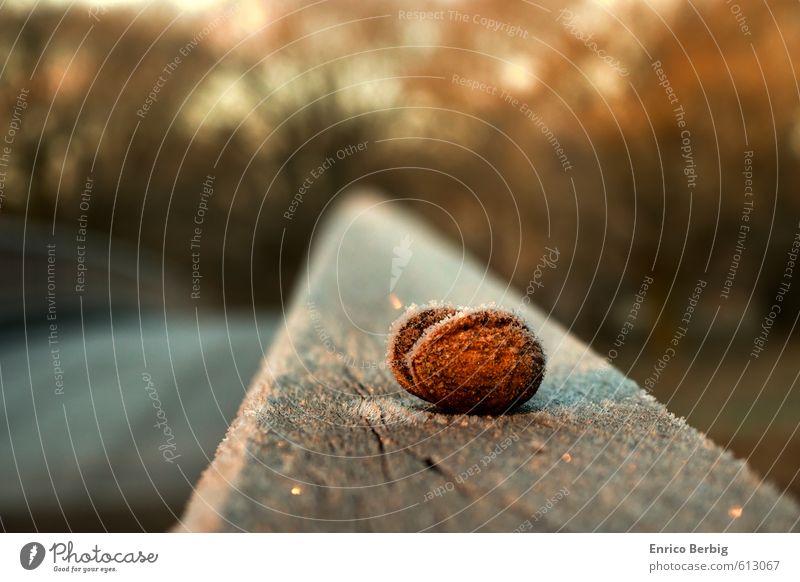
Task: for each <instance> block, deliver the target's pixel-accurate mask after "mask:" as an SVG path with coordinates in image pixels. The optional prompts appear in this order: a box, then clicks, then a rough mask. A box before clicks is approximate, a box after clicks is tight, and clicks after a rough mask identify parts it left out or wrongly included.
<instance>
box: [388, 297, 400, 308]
mask: <svg viewBox="0 0 800 582" xmlns="http://www.w3.org/2000/svg"><path fill="white" fill-rule="evenodd" d="M389 303H391V304H392V307H394V308H395V309H400V308H401V307H402V306H403V302H402V301H400V298H399V297H398V296H397V295H395V294H394V293H390V294H389Z"/></svg>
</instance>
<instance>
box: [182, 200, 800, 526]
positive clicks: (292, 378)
mask: <svg viewBox="0 0 800 582" xmlns="http://www.w3.org/2000/svg"><path fill="white" fill-rule="evenodd" d="M407 236H408V237H410V238H411V240H412V243H411V246H410V248H411V252H412V256H411V259H410V260H409V261H408V264H407V265H406V266H405V267H404V268H402V273H401V275H400V277H399V279H398V282H397V284H396V287H395V288H394V294H395V296H396V297H397V298H399V299H400V300H401V301H402V303H403V304H409V303H411V302H417V303H422V302H427V301H429V300H431V299H439V300H444V301H450V302H453V303H456V304H461V305H477V304H481V303H485V302H496V303H498V304H500V305H503V306H505V307H507V308H510V309H519V310H520V313H521V315H522V316H523V317H524V318H525V319H526V320H527V321H528V322H529V324H530V325H531V326H532V328H533V329H534V330H535V331H536V332H537V334H539V336H540V337H541V339H542V343H543V345H544V348H545V352H546V354H547V355H548V370H547V375H546V377H545V380H544V382H543V383H542V386H541V388H540V389H539V392H538V393H537V394H536V396H535V397H534V398H533V399H532V400H531V401H530V402H528V403H527V404H526V405H525V406H524V407H522V408H521V409H520V410H518V411H517V412H515V413H513V414H509V415H505V416H500V417H488V416H461V415H448V414H442V413H440V412H438V411H436V410H435V409H434V408H432V406H431V405H429V404H428V403H426V402H423V401H422V400H419V399H417V398H415V397H414V396H411V395H410V394H407V393H406V392H404V391H403V390H402V389H401V388H400V387H399V386H398V384H397V383H396V382H395V380H394V379H393V377H392V375H391V373H390V372H389V371H388V369H387V367H386V364H385V350H386V336H387V332H388V329H389V326H390V324H391V322H392V321H393V320H394V319H395V318H396V317H397V316H398V315H399V311H398V309H397V306H396V305H395V304H393V301H392V300H393V297H392V296H391V295H390V292H389V289H390V281H391V279H392V266H393V258H397V257H396V253H395V251H394V248H395V247H397V246H398V245H399V244H400V242H401V241H402V240H403V239H404V237H407ZM312 248H313V249H314V250H313V254H312V255H311V257H310V260H309V262H308V268H307V271H306V272H305V273H304V275H303V277H302V281H301V282H300V284H299V286H298V289H297V290H296V293H295V295H294V297H293V300H292V303H291V305H290V307H289V308H288V310H287V318H286V322H285V328H284V330H283V331H282V333H281V334H279V335H278V337H277V338H276V341H275V342H274V344H273V347H272V348H271V350H270V351H269V353H268V354H267V357H266V358H265V361H264V363H263V366H262V369H261V371H260V372H259V374H258V375H257V376H256V378H255V379H254V381H253V384H252V387H251V388H250V390H249V392H248V394H247V397H246V399H245V401H244V402H243V404H242V406H241V408H240V410H239V414H238V416H237V418H236V420H235V421H234V423H233V424H232V425H231V427H230V430H229V431H228V434H227V436H226V438H225V440H224V441H223V442H222V443H221V444H220V445H219V448H218V450H217V453H216V457H215V459H214V461H213V463H212V464H211V466H210V467H209V468H208V469H207V470H206V472H205V473H204V475H203V477H202V478H201V480H200V482H199V483H198V485H197V488H196V491H195V494H194V496H193V498H192V500H191V501H190V503H189V505H188V507H187V509H186V512H185V514H184V516H183V518H182V520H181V523H180V524H178V526H176V530H178V531H474V530H478V531H515V530H516V531H595V530H599V531H628V530H636V531H662V530H663V531H691V530H698V531H723V530H728V531H756V530H758V531H762V530H763V531H789V530H797V529H798V516H800V510H799V509H798V506H797V504H796V503H795V502H794V501H793V500H791V499H789V498H787V497H784V496H781V495H779V493H778V492H777V491H776V490H775V489H774V488H773V487H772V486H770V485H768V484H764V483H762V482H761V481H760V479H759V477H758V476H757V475H755V474H754V473H753V472H752V471H751V470H750V469H749V468H748V467H747V466H746V464H745V463H743V462H742V461H739V460H736V459H734V458H733V457H732V456H731V455H730V454H729V453H727V452H726V451H724V450H722V449H720V448H719V447H717V446H716V445H714V444H713V443H712V442H710V441H709V440H708V439H706V438H705V437H704V435H702V434H701V433H699V432H698V431H696V430H694V429H693V428H691V427H689V426H687V425H686V424H685V423H684V422H683V421H682V420H681V419H678V418H675V417H674V416H673V415H672V414H670V413H669V412H668V411H667V410H666V409H665V408H664V406H662V405H661V404H660V403H658V402H656V401H655V400H654V399H653V398H652V397H651V396H650V395H648V394H647V393H646V392H644V391H643V390H642V389H640V388H639V387H638V386H637V385H636V384H635V383H634V382H632V381H631V380H629V379H627V378H625V377H624V376H623V375H622V374H621V373H619V372H618V371H617V370H615V369H614V368H612V367H611V366H609V365H608V364H607V363H606V361H605V360H603V359H602V358H600V357H599V356H597V355H596V354H594V353H593V352H592V351H591V350H589V349H588V348H587V347H586V346H585V345H584V344H583V343H581V342H580V341H578V340H576V339H575V338H574V337H572V336H571V335H570V334H569V333H567V332H566V331H565V330H564V329H563V328H562V327H561V326H559V325H558V324H556V323H555V322H553V321H552V320H550V319H549V318H548V317H547V314H545V313H542V312H540V311H539V310H537V309H535V308H533V307H530V306H527V305H526V304H525V303H524V302H523V298H522V297H521V296H520V295H519V294H518V293H517V292H516V291H514V290H512V289H511V288H509V286H508V285H506V284H505V283H503V282H502V281H498V280H497V279H496V278H494V277H492V276H491V275H490V274H488V273H487V271H486V269H485V268H484V267H483V266H481V265H479V264H477V263H475V262H473V261H472V260H470V259H469V258H466V257H465V256H464V254H463V253H462V251H461V250H460V249H457V248H453V247H451V246H450V245H449V244H447V243H445V242H443V241H442V240H441V239H440V238H438V237H437V236H436V235H435V234H434V233H432V232H431V231H430V230H428V229H427V228H424V227H422V226H421V225H420V224H419V223H417V222H416V221H415V220H414V219H413V218H410V217H409V216H407V215H405V214H403V213H402V212H401V211H400V210H399V209H398V204H397V203H393V202H387V201H383V200H381V199H378V198H373V197H368V196H363V195H362V196H356V197H353V198H351V199H350V200H349V202H346V203H344V204H342V205H340V206H339V207H338V208H337V209H336V210H334V211H333V212H332V216H330V217H327V218H326V227H325V228H324V230H323V232H322V233H320V234H318V236H317V237H315V240H314V241H313V246H312ZM402 262H403V261H402V260H401V261H396V263H395V266H397V265H398V264H400V263H402ZM395 274H396V272H395ZM740 508H741V511H739V509H740ZM737 516H738V517H737Z"/></svg>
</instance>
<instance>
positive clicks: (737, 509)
mask: <svg viewBox="0 0 800 582" xmlns="http://www.w3.org/2000/svg"><path fill="white" fill-rule="evenodd" d="M728 517H730V518H731V519H739V518H740V517H742V506H741V505H734V506H733V507H731V508H730V509H729V510H728Z"/></svg>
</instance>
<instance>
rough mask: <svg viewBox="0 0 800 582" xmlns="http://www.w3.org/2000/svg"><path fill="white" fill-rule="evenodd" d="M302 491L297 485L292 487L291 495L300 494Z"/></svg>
mask: <svg viewBox="0 0 800 582" xmlns="http://www.w3.org/2000/svg"><path fill="white" fill-rule="evenodd" d="M302 492H303V490H302V489H300V487H298V486H297V485H295V486H294V487H292V495H300V494H301V493H302Z"/></svg>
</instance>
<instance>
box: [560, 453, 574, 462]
mask: <svg viewBox="0 0 800 582" xmlns="http://www.w3.org/2000/svg"><path fill="white" fill-rule="evenodd" d="M561 460H562V461H564V462H565V463H571V462H572V455H570V454H569V453H564V454H563V455H561Z"/></svg>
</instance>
